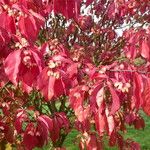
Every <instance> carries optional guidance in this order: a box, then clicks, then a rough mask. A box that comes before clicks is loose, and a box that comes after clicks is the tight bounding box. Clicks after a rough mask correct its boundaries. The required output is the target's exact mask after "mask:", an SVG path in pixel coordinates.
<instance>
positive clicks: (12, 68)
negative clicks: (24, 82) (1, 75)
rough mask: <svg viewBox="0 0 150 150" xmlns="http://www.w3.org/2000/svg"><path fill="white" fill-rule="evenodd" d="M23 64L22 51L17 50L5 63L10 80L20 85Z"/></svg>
mask: <svg viewBox="0 0 150 150" xmlns="http://www.w3.org/2000/svg"><path fill="white" fill-rule="evenodd" d="M20 63H21V51H20V50H16V51H14V52H12V53H10V54H9V55H8V57H7V58H6V59H5V62H4V68H5V73H6V75H7V76H8V78H9V80H10V81H12V82H13V83H14V84H15V85H17V84H18V73H19V66H20Z"/></svg>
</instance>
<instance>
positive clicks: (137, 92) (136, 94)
mask: <svg viewBox="0 0 150 150" xmlns="http://www.w3.org/2000/svg"><path fill="white" fill-rule="evenodd" d="M142 84H143V81H142V77H141V75H140V74H138V73H137V72H135V73H134V74H133V100H134V103H135V107H136V108H137V109H139V108H140V107H141V105H142V104H143V99H142V90H143V85H142Z"/></svg>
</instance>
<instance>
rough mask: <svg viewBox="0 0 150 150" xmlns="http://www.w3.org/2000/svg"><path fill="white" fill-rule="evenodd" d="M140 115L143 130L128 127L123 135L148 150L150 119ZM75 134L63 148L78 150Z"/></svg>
mask: <svg viewBox="0 0 150 150" xmlns="http://www.w3.org/2000/svg"><path fill="white" fill-rule="evenodd" d="M141 115H142V116H143V117H144V120H145V124H146V126H145V128H144V129H143V130H136V129H134V127H133V126H132V127H128V128H127V133H126V134H125V135H124V138H126V139H127V138H130V139H133V140H134V141H135V142H138V143H139V144H140V145H141V149H142V150H150V117H148V116H146V115H145V114H144V113H141ZM77 134H78V133H77V131H76V130H73V131H72V132H70V133H69V135H68V136H67V138H66V140H65V142H64V147H66V149H67V150H78V146H77V145H76V144H75V138H76V136H77ZM106 145H107V141H106ZM36 150H37V149H36ZM38 150H40V149H38ZM43 150H49V146H46V147H44V148H43ZM105 150H117V148H116V147H112V148H110V147H107V146H106V147H105Z"/></svg>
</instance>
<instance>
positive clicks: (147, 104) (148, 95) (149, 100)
mask: <svg viewBox="0 0 150 150" xmlns="http://www.w3.org/2000/svg"><path fill="white" fill-rule="evenodd" d="M142 96H143V105H142V108H143V110H144V112H145V113H146V114H147V115H149V116H150V78H147V79H146V80H145V85H144V91H143V93H142Z"/></svg>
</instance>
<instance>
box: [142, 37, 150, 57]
mask: <svg viewBox="0 0 150 150" xmlns="http://www.w3.org/2000/svg"><path fill="white" fill-rule="evenodd" d="M149 42H150V41H148V40H144V41H143V42H142V47H141V55H142V56H143V57H144V58H147V59H150V44H149Z"/></svg>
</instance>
